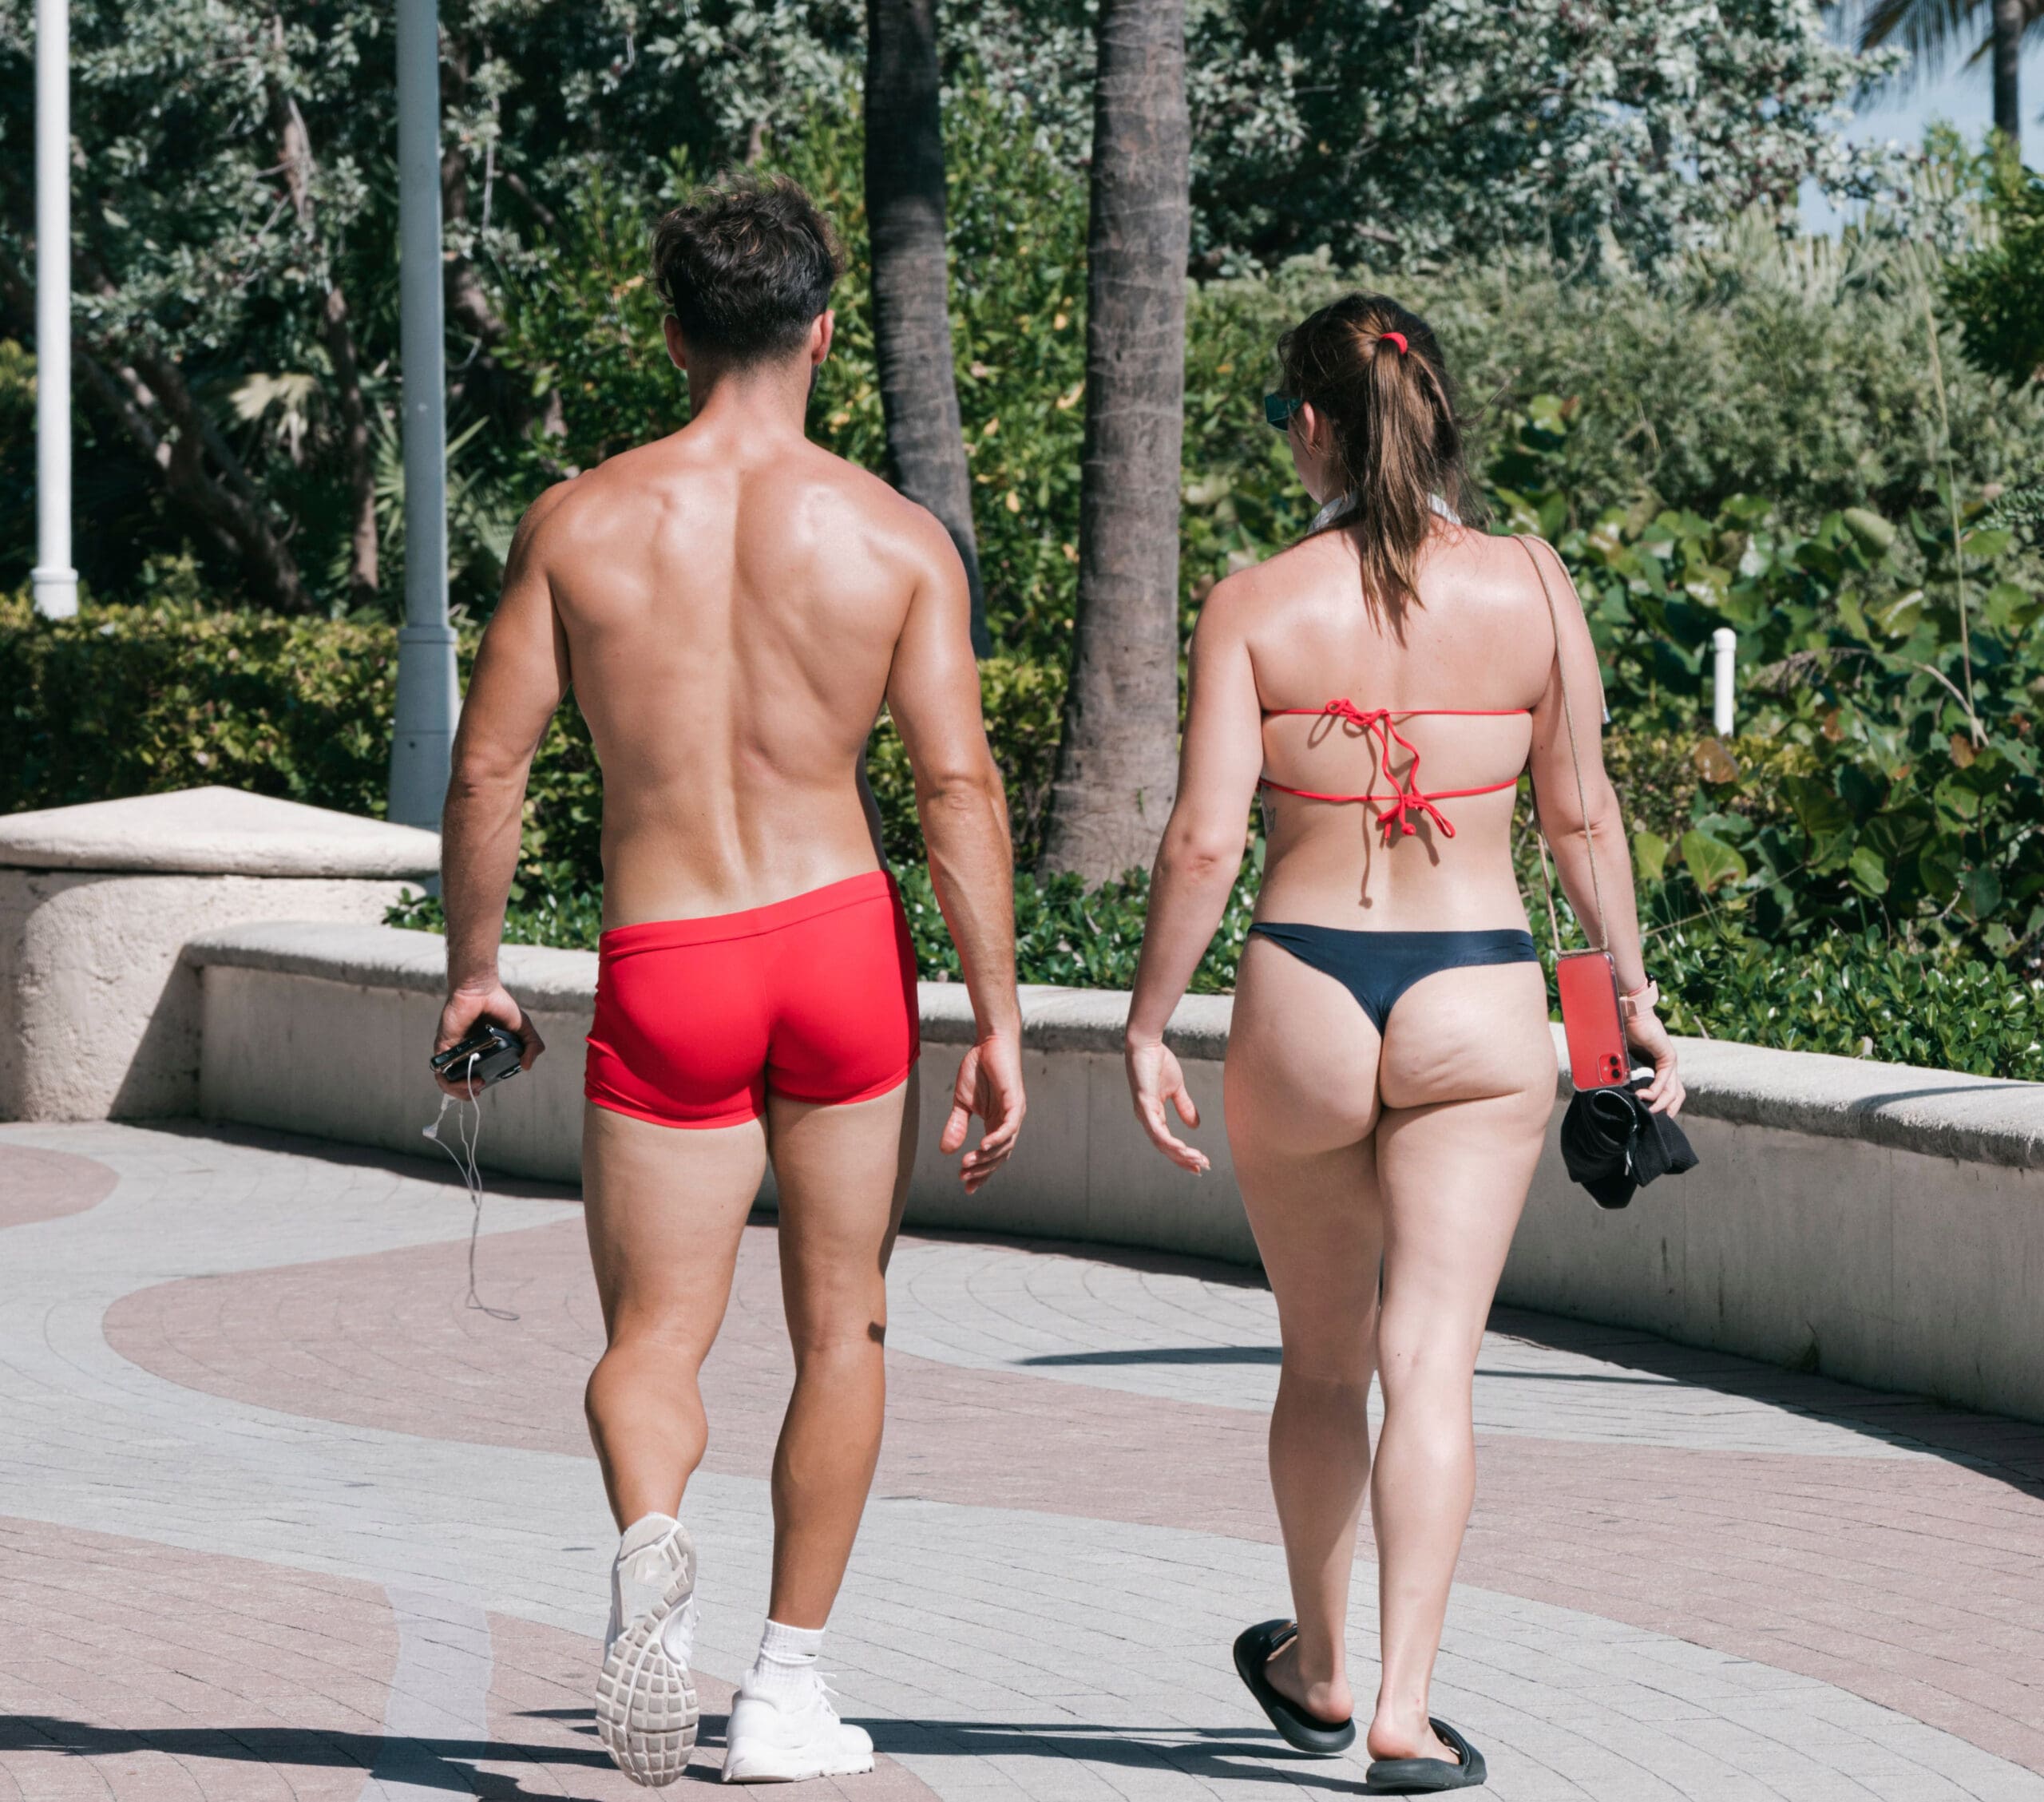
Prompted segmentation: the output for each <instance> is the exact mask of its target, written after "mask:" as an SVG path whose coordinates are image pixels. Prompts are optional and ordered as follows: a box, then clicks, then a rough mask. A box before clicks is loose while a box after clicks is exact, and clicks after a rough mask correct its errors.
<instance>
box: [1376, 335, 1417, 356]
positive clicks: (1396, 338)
mask: <svg viewBox="0 0 2044 1802" xmlns="http://www.w3.org/2000/svg"><path fill="white" fill-rule="evenodd" d="M1377 336H1378V337H1379V338H1380V339H1383V340H1384V342H1385V343H1390V344H1396V346H1397V347H1398V354H1399V355H1400V356H1401V357H1402V356H1404V354H1405V353H1406V352H1407V351H1408V350H1410V349H1411V348H1412V346H1410V345H1409V344H1408V343H1406V342H1405V334H1404V332H1402V331H1380V332H1379V333H1378V334H1377Z"/></svg>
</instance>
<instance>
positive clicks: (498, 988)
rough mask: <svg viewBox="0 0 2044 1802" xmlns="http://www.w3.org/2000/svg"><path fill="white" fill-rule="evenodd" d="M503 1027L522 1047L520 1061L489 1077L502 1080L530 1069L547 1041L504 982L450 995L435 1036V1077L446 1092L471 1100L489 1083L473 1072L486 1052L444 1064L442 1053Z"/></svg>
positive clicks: (478, 1052) (464, 989)
mask: <svg viewBox="0 0 2044 1802" xmlns="http://www.w3.org/2000/svg"><path fill="white" fill-rule="evenodd" d="M489 1026H498V1027H501V1028H503V1029H504V1031H505V1032H508V1033H509V1034H510V1035H511V1036H512V1037H513V1038H514V1039H516V1040H517V1041H518V1043H519V1044H520V1046H521V1051H520V1055H519V1058H518V1061H517V1063H516V1064H515V1065H513V1066H511V1067H508V1068H504V1069H502V1070H501V1071H499V1073H498V1074H497V1075H496V1076H495V1077H493V1078H492V1079H490V1080H494V1081H501V1080H503V1079H504V1078H505V1077H507V1076H510V1075H515V1074H516V1073H517V1071H521V1070H529V1069H531V1068H532V1067H533V1062H534V1060H535V1059H537V1058H538V1056H539V1055H540V1053H541V1052H542V1051H545V1049H546V1041H545V1040H543V1039H541V1037H540V1036H539V1033H538V1031H537V1029H536V1028H534V1027H533V1023H532V1022H531V1020H529V1019H528V1018H527V1017H526V1015H525V1009H524V1008H521V1007H520V1006H519V1005H518V1004H517V1002H516V1001H514V1000H513V999H512V998H511V995H510V992H509V991H508V990H507V989H506V988H505V987H504V986H503V984H501V983H492V984H489V987H487V988H458V989H456V990H455V991H454V993H453V994H451V995H450V996H448V997H447V1004H446V1006H445V1007H443V1008H442V1009H441V1010H440V1028H439V1030H438V1032H436V1033H435V1034H434V1039H433V1051H434V1081H436V1082H437V1083H438V1084H439V1085H440V1088H441V1091H442V1093H443V1094H446V1095H453V1096H454V1097H456V1098H457V1099H459V1100H462V1101H467V1100H471V1099H473V1098H474V1096H475V1095H477V1094H479V1093H480V1092H481V1090H482V1089H483V1088H485V1087H488V1086H489V1083H488V1082H486V1081H485V1082H482V1083H477V1081H476V1080H475V1078H474V1076H473V1075H472V1074H471V1072H472V1071H473V1070H474V1069H475V1068H476V1067H477V1064H478V1063H479V1060H480V1059H481V1058H482V1057H484V1056H487V1055H489V1053H488V1052H487V1051H481V1050H480V1049H478V1051H477V1057H476V1058H475V1059H468V1058H464V1059H459V1060H456V1061H452V1062H450V1063H447V1064H446V1065H445V1066H444V1067H443V1066H442V1064H441V1063H440V1061H439V1059H440V1058H441V1057H442V1055H443V1054H444V1053H446V1052H448V1051H453V1050H454V1049H455V1048H456V1047H458V1046H460V1045H462V1044H464V1043H465V1041H467V1040H469V1039H471V1038H473V1037H474V1036H476V1035H477V1033H478V1032H481V1031H482V1030H483V1029H484V1028H487V1027H489Z"/></svg>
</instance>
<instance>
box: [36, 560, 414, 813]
mask: <svg viewBox="0 0 2044 1802" xmlns="http://www.w3.org/2000/svg"><path fill="white" fill-rule="evenodd" d="M174 577H175V571H174V570H173V571H172V578H173V580H168V581H166V584H165V586H166V588H172V587H174V585H175V584H174ZM396 679H397V644H396V640H395V639H394V636H393V635H392V634H391V632H390V629H389V628H387V627H386V628H376V627H370V626H362V625H353V624H348V623H347V622H345V621H339V620H287V619H280V618H278V617H276V616H274V615H270V614H262V613H220V612H211V611H208V610H207V609H206V608H202V607H200V606H197V605H196V604H193V603H192V601H191V600H189V599H188V598H179V597H177V596H176V595H175V594H174V593H173V594H172V595H171V596H170V597H169V598H166V599H164V600H160V601H158V602H156V603H154V604H149V605H145V606H140V607H105V606H101V605H97V604H93V603H92V602H91V601H90V600H88V602H87V604H85V606H83V607H82V608H81V609H80V611H79V612H78V614H77V616H76V617H75V618H73V619H70V620H44V619H41V618H38V616H37V615H36V614H35V612H34V608H33V606H32V604H31V602H30V597H29V596H28V594H27V593H26V592H25V591H24V592H18V593H15V594H13V595H10V596H4V597H0V813H15V812H18V811H20V810H22V809H24V808H30V807H62V806H70V805H72V804H73V803H76V802H85V801H103V800H106V799H108V798H111V797H114V796H118V795H126V794H152V793H156V792H159V791H160V790H167V789H180V788H192V787H196V786H201V785H203V784H208V783H218V784H220V785H222V786H225V787H228V788H242V789H248V790H252V791H253V792H254V793H255V794H271V795H276V796H279V797H280V798H283V799H285V800H288V801H304V802H311V803H313V804H315V805H316V806H323V807H338V808H340V809H343V810H345V811H347V812H349V813H353V814H370V815H371V816H380V815H381V814H382V811H383V806H384V799H385V791H386V787H387V786H388V783H389V780H390V730H389V727H388V725H387V724H386V722H387V721H388V720H389V719H390V710H391V706H392V703H393V697H394V687H395V683H396Z"/></svg>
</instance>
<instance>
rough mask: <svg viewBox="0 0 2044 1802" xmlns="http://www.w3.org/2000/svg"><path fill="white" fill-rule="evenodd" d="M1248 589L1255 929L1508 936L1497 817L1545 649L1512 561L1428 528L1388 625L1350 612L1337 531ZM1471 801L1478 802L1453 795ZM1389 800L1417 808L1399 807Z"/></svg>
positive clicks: (1518, 563) (1532, 586)
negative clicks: (1412, 592)
mask: <svg viewBox="0 0 2044 1802" xmlns="http://www.w3.org/2000/svg"><path fill="white" fill-rule="evenodd" d="M1252 580H1253V584H1254V585H1253V587H1252V588H1251V590H1250V592H1249V593H1248V594H1246V595H1244V596H1241V597H1239V599H1238V602H1237V604H1238V605H1244V604H1246V617H1245V621H1244V628H1243V636H1244V638H1245V640H1246V644H1247V647H1248V650H1249V655H1250V663H1251V666H1252V667H1253V669H1254V674H1255V680H1256V687H1257V694H1258V700H1259V701H1260V703H1261V704H1262V707H1263V709H1264V712H1265V719H1264V722H1263V747H1264V774H1265V776H1266V778H1267V786H1266V787H1265V788H1264V789H1263V790H1262V795H1263V802H1264V810H1265V811H1264V818H1265V822H1266V829H1267V834H1268V839H1267V846H1266V858H1265V866H1264V881H1263V885H1262V896H1261V899H1260V901H1259V905H1258V917H1261V918H1266V919H1278V918H1281V919H1286V920H1296V921H1310V922H1312V923H1313V924H1315V925H1326V926H1337V927H1344V928H1349V929H1379V930H1461V929H1481V928H1485V927H1497V926H1514V925H1517V926H1523V925H1525V923H1526V921H1525V913H1524V909H1523V904H1522V902H1521V900H1520V897H1519V889H1518V885H1517V882H1516V880H1515V877H1514V875H1513V872H1512V866H1511V821H1512V815H1513V810H1514V806H1515V800H1516V795H1517V778H1518V777H1519V774H1520V773H1521V772H1522V771H1523V770H1524V769H1525V767H1526V763H1527V754H1528V751H1529V749H1530V746H1531V737H1532V721H1531V711H1532V710H1533V709H1535V708H1536V707H1539V705H1540V704H1541V703H1542V701H1543V698H1544V696H1545V695H1546V692H1547V686H1548V682H1549V678H1550V675H1551V672H1552V670H1553V667H1554V645H1555V639H1554V628H1553V624H1552V621H1551V617H1550V616H1549V613H1548V611H1547V604H1546V602H1545V600H1543V597H1542V595H1541V592H1540V587H1539V580H1538V579H1537V577H1536V575H1535V570H1534V568H1533V565H1532V564H1531V562H1530V561H1529V560H1528V559H1527V555H1526V552H1525V551H1524V550H1523V549H1522V548H1521V547H1520V545H1518V544H1517V543H1516V542H1515V541H1511V540H1510V539H1506V538H1499V537H1491V536H1489V535H1487V534H1486V533H1480V532H1475V531H1471V530H1468V529H1464V528H1459V527H1455V526H1451V525H1443V526H1442V528H1441V529H1440V530H1439V531H1438V532H1437V533H1436V534H1435V537H1434V538H1433V539H1432V541H1431V542H1430V544H1429V545H1428V548H1427V552H1426V555H1425V556H1424V560H1423V562H1422V564H1421V566H1420V571H1419V582H1418V585H1419V592H1420V604H1419V605H1417V606H1416V607H1415V606H1408V607H1407V608H1404V609H1403V610H1402V613H1401V615H1400V616H1399V617H1398V618H1396V619H1395V620H1394V619H1393V618H1392V616H1391V615H1390V614H1389V613H1388V612H1387V611H1386V610H1385V609H1384V608H1380V607H1374V606H1372V605H1370V604H1369V603H1368V602H1367V601H1366V600H1365V596H1364V594H1363V592H1362V589H1361V580H1360V572H1359V569H1358V567H1357V559H1356V556H1355V554H1354V552H1353V548H1352V547H1351V546H1350V545H1349V542H1348V541H1347V539H1346V538H1345V536H1344V535H1342V534H1341V533H1323V534H1321V535H1320V536H1319V537H1313V538H1309V539H1308V540H1307V541H1305V543H1303V544H1301V545H1297V546H1295V547H1293V549H1290V550H1288V551H1285V552H1281V554H1280V555H1278V556H1276V557H1274V558H1273V559H1272V560H1270V562H1269V563H1267V564H1263V565H1262V567H1261V568H1258V570H1256V571H1254V572H1253V576H1252ZM1333 703H1347V705H1346V706H1345V707H1337V711H1334V712H1332V713H1329V712H1322V711H1321V710H1322V709H1325V708H1327V707H1329V706H1330V704H1333ZM1293 709H1297V710H1301V711H1298V712H1293V711H1289V710H1293ZM1385 710H1388V711H1385ZM1387 750H1388V752H1389V757H1388V761H1387V759H1386V757H1385V752H1386V751H1387ZM1285 790H1305V791H1307V793H1308V794H1313V795H1329V794H1333V795H1343V796H1349V795H1367V796H1371V797H1374V799H1372V800H1369V801H1365V802H1330V801H1326V800H1317V799H1309V798H1305V796H1304V795H1300V794H1288V793H1286V792H1284V791H1285ZM1461 790H1479V791H1487V792H1477V793H1473V794H1468V793H1457V792H1456V791H1461ZM1401 793H1404V794H1409V795H1411V796H1412V797H1414V798H1415V800H1417V799H1418V798H1422V797H1425V798H1432V805H1431V806H1419V805H1412V806H1406V807H1404V808H1402V809H1401V808H1400V806H1398V803H1397V797H1398V796H1399V795H1400V794H1401ZM1441 822H1446V825H1445V826H1444V825H1443V824H1442V823H1441ZM1450 829H1452V835H1451V830H1450Z"/></svg>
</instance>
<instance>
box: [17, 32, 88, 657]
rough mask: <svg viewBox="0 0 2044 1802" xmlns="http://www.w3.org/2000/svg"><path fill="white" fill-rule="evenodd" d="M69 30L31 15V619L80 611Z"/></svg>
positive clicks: (60, 617)
mask: <svg viewBox="0 0 2044 1802" xmlns="http://www.w3.org/2000/svg"><path fill="white" fill-rule="evenodd" d="M70 61H71V22H70V18H69V7H68V0H36V7H35V525H36V539H35V568H34V570H33V571H31V572H30V576H29V583H30V587H31V588H33V589H34V593H35V610H36V612H38V613H40V614H42V616H43V617H44V618H45V619H47V620H68V619H69V618H70V617H71V616H72V615H73V614H74V613H76V612H77V611H78V572H77V570H75V569H73V568H72V567H71V68H70Z"/></svg>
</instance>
